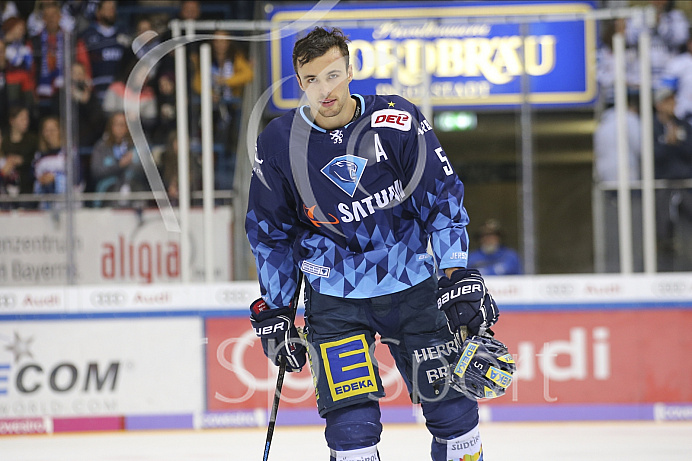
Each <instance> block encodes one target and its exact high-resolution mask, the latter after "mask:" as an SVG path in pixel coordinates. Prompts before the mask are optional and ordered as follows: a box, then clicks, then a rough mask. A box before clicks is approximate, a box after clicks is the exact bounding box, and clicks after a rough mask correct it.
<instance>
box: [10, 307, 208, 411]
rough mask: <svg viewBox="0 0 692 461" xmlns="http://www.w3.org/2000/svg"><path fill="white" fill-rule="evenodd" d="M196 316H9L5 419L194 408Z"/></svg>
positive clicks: (197, 391) (199, 369)
mask: <svg viewBox="0 0 692 461" xmlns="http://www.w3.org/2000/svg"><path fill="white" fill-rule="evenodd" d="M202 337H203V332H202V321H201V319H199V318H168V319H156V318H148V319H105V320H60V321H20V322H14V321H4V322H2V323H1V324H0V420H10V419H12V418H23V419H24V420H26V418H41V417H44V416H51V417H72V416H87V417H95V416H102V415H141V414H145V415H146V414H171V413H190V414H192V413H197V412H200V411H201V410H202V407H203V403H202V402H203V401H202V398H203V390H202V386H203V384H202V383H203V379H204V373H203V365H202V360H201V356H202V347H203V343H202Z"/></svg>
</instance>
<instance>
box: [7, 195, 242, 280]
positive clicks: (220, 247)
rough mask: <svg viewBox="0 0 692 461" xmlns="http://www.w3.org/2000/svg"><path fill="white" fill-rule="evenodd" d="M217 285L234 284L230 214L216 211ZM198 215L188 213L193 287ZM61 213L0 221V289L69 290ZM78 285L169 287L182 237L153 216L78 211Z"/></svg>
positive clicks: (200, 251)
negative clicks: (59, 287) (56, 287)
mask: <svg viewBox="0 0 692 461" xmlns="http://www.w3.org/2000/svg"><path fill="white" fill-rule="evenodd" d="M213 216H214V219H213V227H214V229H213V236H214V237H213V238H214V255H215V257H216V260H215V261H214V277H215V280H219V281H228V280H230V279H231V264H230V261H231V244H230V242H231V210H230V208H228V207H224V208H222V207H219V208H216V209H215V210H214V215H213ZM202 223H203V220H202V210H200V209H194V210H190V234H189V236H188V239H189V241H190V245H191V251H190V253H191V254H190V261H189V265H190V267H191V271H190V280H191V281H192V282H195V281H198V282H199V281H203V280H204V258H203V255H204V241H203V228H202V225H203V224H202ZM66 226H67V222H66V216H65V214H64V213H59V214H53V213H51V212H38V211H37V212H27V213H20V214H17V215H15V214H6V215H2V216H0V287H2V286H7V287H16V286H30V285H43V286H45V285H65V284H67V253H66V251H67V248H66V244H65V241H66V239H65V235H66V232H67V230H66ZM73 234H74V250H75V258H74V261H75V270H76V274H75V279H76V280H75V281H76V283H77V284H104V283H106V284H108V283H117V284H123V283H134V284H138V283H144V284H155V283H169V282H175V281H179V280H180V268H181V267H182V264H183V261H181V253H180V238H181V237H180V233H179V232H168V231H167V230H166V227H165V224H164V222H163V221H162V219H161V214H160V213H159V210H157V209H149V210H144V211H142V213H141V214H140V213H137V212H135V211H134V210H124V209H123V210H118V209H79V210H76V211H75V218H74V227H73Z"/></svg>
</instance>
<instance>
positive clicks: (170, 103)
mask: <svg viewBox="0 0 692 461" xmlns="http://www.w3.org/2000/svg"><path fill="white" fill-rule="evenodd" d="M156 90H157V91H156V103H157V113H158V117H159V118H158V121H157V123H156V130H155V132H154V138H153V142H154V143H155V144H166V140H167V138H168V134H169V133H170V132H171V131H174V130H175V129H176V128H177V125H176V124H177V120H176V100H175V75H174V74H173V73H171V72H165V73H160V74H159V77H158V79H157V88H156Z"/></svg>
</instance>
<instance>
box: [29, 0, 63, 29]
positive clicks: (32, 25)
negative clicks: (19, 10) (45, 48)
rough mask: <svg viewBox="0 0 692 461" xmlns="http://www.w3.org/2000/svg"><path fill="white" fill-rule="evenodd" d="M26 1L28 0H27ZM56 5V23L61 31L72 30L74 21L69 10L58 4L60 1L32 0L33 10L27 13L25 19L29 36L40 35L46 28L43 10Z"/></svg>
mask: <svg viewBox="0 0 692 461" xmlns="http://www.w3.org/2000/svg"><path fill="white" fill-rule="evenodd" d="M27 3H28V2H27ZM49 6H50V7H56V8H58V11H59V12H60V16H59V18H58V24H59V27H60V29H61V30H63V31H72V30H73V29H74V25H75V21H74V18H72V17H71V16H70V15H69V11H68V10H65V9H63V8H62V7H61V6H60V2H58V1H56V0H36V1H35V2H34V10H33V11H32V12H31V14H29V17H28V19H27V23H26V27H27V29H28V32H29V37H35V36H37V35H40V34H41V32H43V31H44V30H45V28H46V17H45V10H46V8H47V7H49ZM51 20H52V18H51Z"/></svg>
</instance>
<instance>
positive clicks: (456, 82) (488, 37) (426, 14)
mask: <svg viewBox="0 0 692 461" xmlns="http://www.w3.org/2000/svg"><path fill="white" fill-rule="evenodd" d="M313 7H314V4H307V3H305V4H295V5H273V6H272V10H271V12H270V13H269V15H268V17H269V20H270V21H271V22H272V24H273V25H274V26H276V27H275V28H274V29H272V32H271V40H270V43H269V56H270V68H269V71H270V76H269V81H271V82H275V83H278V82H282V84H281V86H280V88H278V89H277V90H276V91H274V92H273V93H272V98H271V103H272V104H273V106H274V108H275V109H279V110H286V109H292V108H294V107H297V106H298V105H299V104H300V98H301V90H300V88H299V87H298V84H297V82H296V79H295V77H294V75H295V71H294V68H293V62H292V53H293V45H294V43H295V41H296V40H297V39H300V38H302V37H303V36H305V35H306V34H307V32H308V31H309V30H310V29H311V28H312V26H313V25H322V24H324V23H326V24H328V25H329V26H331V27H340V28H341V29H343V31H344V33H345V34H346V35H348V36H349V37H350V40H351V42H350V44H349V49H350V63H351V64H352V66H353V81H352V82H351V93H359V94H399V95H401V96H403V97H405V98H407V99H409V100H411V101H412V102H414V103H420V101H421V98H422V95H423V94H424V93H426V92H427V93H428V94H429V96H430V100H431V104H432V106H433V107H434V108H436V109H443V108H515V107H518V106H519V105H521V104H522V103H523V102H524V94H525V93H526V94H527V97H528V99H527V101H528V102H529V103H530V104H532V105H536V106H553V107H554V106H564V105H571V106H575V105H588V104H591V103H593V101H594V100H595V98H596V93H597V89H596V78H595V75H596V25H595V21H594V20H593V19H592V18H589V17H588V13H589V12H590V11H592V9H593V2H458V1H457V2H406V4H405V5H403V4H402V3H401V2H391V3H388V2H353V3H350V2H341V3H338V4H336V5H334V6H333V7H332V8H331V9H329V10H319V9H318V10H317V11H311V12H309V10H310V9H311V8H313ZM547 16H552V18H551V20H550V21H548V20H546V18H547ZM296 21H309V22H308V23H307V24H308V25H309V26H310V27H308V29H307V30H298V29H299V26H300V24H306V23H305V22H303V23H299V24H298V25H296V24H293V23H294V22H296ZM304 27H307V26H304ZM423 70H425V71H426V72H427V74H428V75H429V76H430V85H429V87H427V85H426V84H425V79H424V73H423ZM524 75H525V76H526V83H525V84H524V82H523V80H525V79H524V77H523V76H524ZM522 85H525V88H528V90H526V89H525V88H523V87H522Z"/></svg>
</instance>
